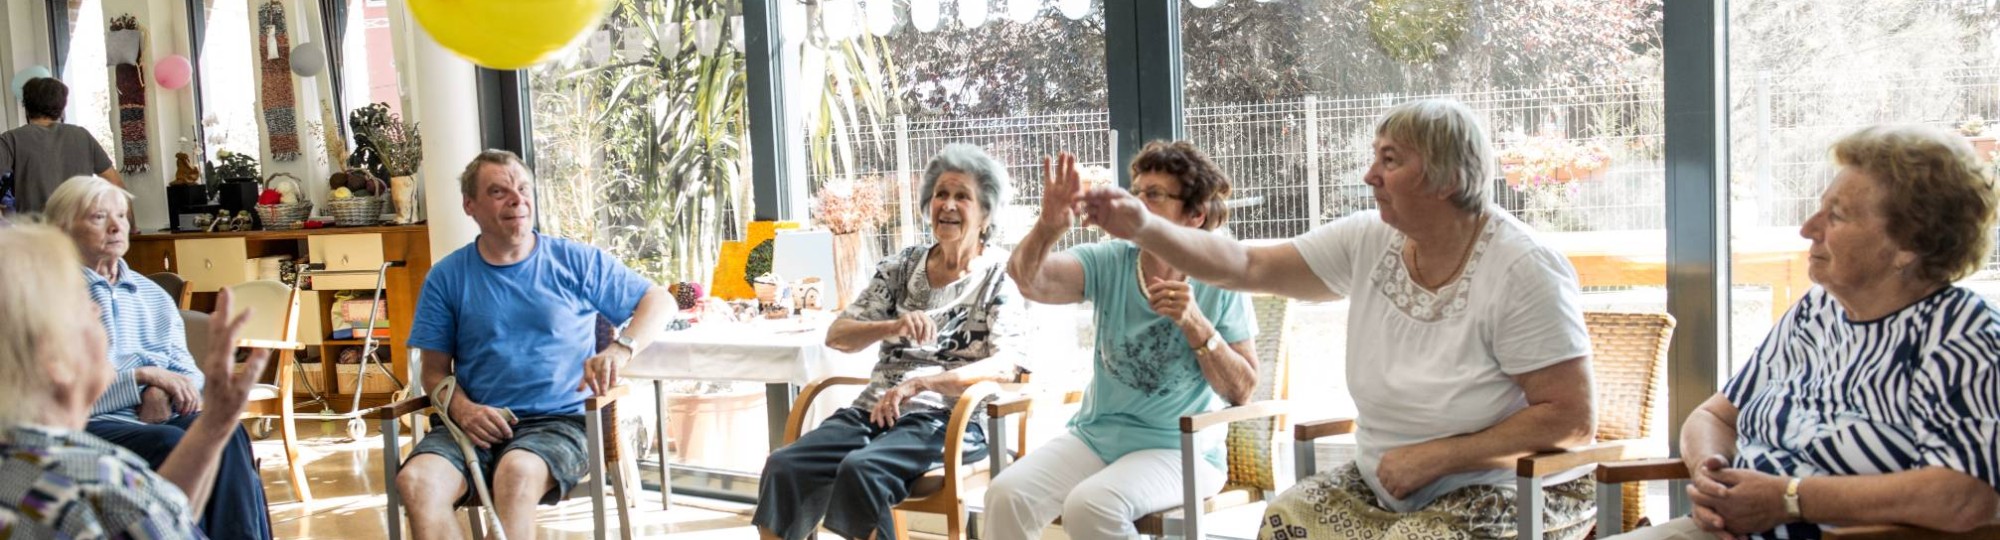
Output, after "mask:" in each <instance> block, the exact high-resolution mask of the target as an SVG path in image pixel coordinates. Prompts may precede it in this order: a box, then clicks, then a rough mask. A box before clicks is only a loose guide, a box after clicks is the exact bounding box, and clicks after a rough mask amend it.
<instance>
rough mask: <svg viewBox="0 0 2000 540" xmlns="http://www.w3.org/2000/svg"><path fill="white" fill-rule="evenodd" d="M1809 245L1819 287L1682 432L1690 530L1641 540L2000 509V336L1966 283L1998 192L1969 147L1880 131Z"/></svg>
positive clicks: (1860, 141)
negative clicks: (1690, 501)
mask: <svg viewBox="0 0 2000 540" xmlns="http://www.w3.org/2000/svg"><path fill="white" fill-rule="evenodd" d="M1833 157H1834V160H1835V162H1836V163H1837V164H1838V165H1839V167H1840V169H1839V173H1838V174H1837V175H1835V176H1834V178H1833V184H1832V185H1831V186H1828V187H1827V189H1826V192H1825V193H1824V194H1823V195H1821V198H1820V209H1819V212H1818V213H1815V214H1813V216H1812V217H1811V218H1810V219H1808V220H1807V221H1806V223H1805V226H1804V227H1803V228H1802V229H1801V230H1800V234H1801V235H1802V236H1805V237H1806V238H1808V239H1811V240H1812V251H1811V262H1810V263H1809V266H1808V267H1807V268H1808V272H1809V273H1810V274H1811V276H1812V280H1813V282H1814V283H1817V284H1818V285H1819V286H1818V287H1815V288H1813V289H1812V290H1811V291H1810V292H1808V293H1806V296H1805V298H1803V299H1801V300H1800V301H1799V303H1798V304H1797V305H1795V306H1793V307H1792V309H1791V311H1789V312H1787V313H1786V314H1785V317H1784V319H1783V320H1781V321H1779V322H1778V325H1777V327H1776V328H1775V329H1773V330H1772V331H1771V333H1770V335H1769V336H1767V337H1766V338H1765V339H1764V342H1763V344H1762V345H1759V346H1758V348H1757V353H1756V355H1755V356H1754V357H1752V358H1751V359H1750V361H1749V363H1748V364H1747V365H1745V366H1744V367H1743V370H1742V371H1741V372H1739V373H1737V374H1736V376H1735V377H1733V378H1731V379H1730V380H1729V384H1728V385H1727V386H1726V387H1724V389H1723V391H1722V392H1720V393H1718V394H1716V395H1715V396H1714V397H1711V398H1709V400H1708V401H1707V402H1706V403H1703V404H1702V405H1701V407H1700V408H1698V409H1697V410H1696V411H1695V412H1694V413H1693V414H1692V415H1690V416H1689V417H1688V420H1687V423H1686V424H1685V425H1684V426H1683V428H1682V430H1681V455H1682V456H1683V458H1682V459H1685V460H1686V461H1687V464H1688V469H1689V471H1690V473H1691V480H1692V484H1691V486H1690V487H1689V488H1688V494H1689V496H1690V497H1691V498H1692V499H1693V501H1694V503H1695V509H1694V514H1693V516H1691V518H1683V519H1679V520H1675V521H1674V522H1672V523H1669V524H1667V525H1663V526H1661V527H1655V528H1653V529H1648V530H1643V531H1639V532H1637V533H1634V534H1633V535H1631V536H1632V537H1638V538H1713V537H1725V538H1736V537H1748V538H1818V537H1819V536H1820V531H1821V527H1823V526H1832V525H1856V524H1888V523H1896V524H1906V525H1913V526H1918V527H1924V528H1929V529H1939V530H1945V531H1964V530H1969V529H1972V528H1974V527H1977V526H1979V525H1983V524H1985V523H1987V522H1989V521H1991V520H1993V519H1994V517H1995V513H1996V510H2000V492H1996V486H2000V447H1996V445H1995V442H1994V441H1996V440H2000V327H1996V325H1995V315H1994V311H1993V308H1992V306H1990V305H1989V304H1988V303H1987V302H1986V301H1985V300H1983V299H1981V298H1980V296H1979V295H1978V294H1976V293H1974V292H1973V291H1971V290H1967V289H1965V288H1962V287H1957V286H1953V285H1952V282H1953V281H1954V280H1957V279H1960V278H1963V277H1965V276H1967V275H1969V274H1971V273H1972V272H1973V271H1975V270H1977V269H1978V268H1979V267H1980V265H1981V264H1982V263H1983V262H1984V261H1985V260H1986V254H1987V251H1988V250H1989V249H1990V248H1991V245H1992V242H1993V227H1994V206H1995V200H1994V191H1993V186H1992V183H1991V182H1990V181H1989V180H1988V179H1987V178H1986V176H1985V175H1984V174H1982V173H1981V172H1980V170H1981V167H1982V166H1983V165H1982V164H1981V163H1979V161H1978V159H1977V158H1975V157H1974V156H1973V153H1972V148H1971V146H1969V145H1968V144H1967V143H1966V142H1965V141H1964V140H1963V139H1960V138H1959V137H1957V136H1955V135H1953V134H1950V133H1947V132H1945V131H1944V130H1942V129H1938V128H1935V127H1918V126H1877V127H1869V128H1864V129H1862V130H1860V131H1858V132H1856V133H1854V134H1851V135H1848V136H1847V137H1845V138H1842V139H1841V140H1840V141H1839V142H1836V143H1835V144H1834V146H1833Z"/></svg>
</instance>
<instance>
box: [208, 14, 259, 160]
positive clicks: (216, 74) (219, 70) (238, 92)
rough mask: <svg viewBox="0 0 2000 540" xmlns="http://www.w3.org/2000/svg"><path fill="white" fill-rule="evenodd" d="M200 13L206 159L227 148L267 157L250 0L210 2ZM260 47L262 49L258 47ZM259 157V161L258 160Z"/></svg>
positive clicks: (214, 157)
mask: <svg viewBox="0 0 2000 540" xmlns="http://www.w3.org/2000/svg"><path fill="white" fill-rule="evenodd" d="M207 4H208V10H207V12H206V13H203V14H201V16H203V17H204V19H203V21H202V35H201V59H200V70H201V72H200V73H199V76H200V77H201V111H202V116H203V118H202V126H203V128H202V129H203V131H204V132H205V133H206V135H207V140H208V144H207V145H206V148H207V153H208V159H209V160H210V161H215V160H216V159H217V157H216V156H217V154H219V153H220V152H222V151H223V150H228V151H230V152H240V153H247V154H249V155H252V156H262V155H263V149H264V147H263V131H261V128H260V127H259V124H258V122H257V114H258V111H257V101H258V95H259V94H258V89H257V78H256V74H255V73H252V72H251V70H252V69H254V67H255V66H256V65H257V63H256V62H255V61H253V60H251V58H250V55H251V54H253V52H252V49H251V48H250V47H251V46H252V45H253V43H252V42H251V40H250V34H251V27H252V26H253V25H255V24H256V20H255V19H254V18H252V17H251V13H250V4H249V1H248V0H212V1H209V2H207ZM260 46H261V45H260ZM260 159H261V157H260Z"/></svg>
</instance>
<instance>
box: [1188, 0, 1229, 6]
mask: <svg viewBox="0 0 2000 540" xmlns="http://www.w3.org/2000/svg"><path fill="white" fill-rule="evenodd" d="M1188 3H1190V4H1194V7H1198V8H1212V7H1215V5H1216V4H1220V3H1222V0H1188Z"/></svg>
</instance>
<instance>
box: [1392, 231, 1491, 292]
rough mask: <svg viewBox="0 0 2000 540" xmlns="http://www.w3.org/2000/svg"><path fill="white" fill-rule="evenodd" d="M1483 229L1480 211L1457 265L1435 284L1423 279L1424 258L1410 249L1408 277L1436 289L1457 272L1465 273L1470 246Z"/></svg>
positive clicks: (1452, 278)
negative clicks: (1477, 220)
mask: <svg viewBox="0 0 2000 540" xmlns="http://www.w3.org/2000/svg"><path fill="white" fill-rule="evenodd" d="M1485 230H1486V214H1483V213H1482V214H1480V215H1479V223H1477V224H1475V225H1473V227H1472V239H1471V240H1468V241H1466V242H1465V250H1464V251H1462V252H1460V253H1459V254H1458V265H1457V266H1456V267H1454V269H1453V270H1452V272H1451V275H1449V276H1445V279H1444V280H1443V281H1440V282H1438V284H1437V285H1431V284H1430V283H1429V282H1427V281H1425V280H1424V263H1423V259H1424V258H1423V256H1422V255H1418V254H1417V250H1414V249H1412V250H1410V277H1411V278H1415V279H1416V281H1417V285H1418V286H1421V287H1423V288H1426V289H1431V290H1436V289H1437V288H1439V287H1443V286H1445V285H1446V284H1449V283H1451V281H1452V280H1454V279H1458V276H1459V274H1462V273H1465V263H1466V262H1468V261H1470V260H1472V246H1474V245H1477V244H1479V235H1480V233H1482V232H1484V231H1485ZM1405 245H1407V243H1406V244H1405Z"/></svg>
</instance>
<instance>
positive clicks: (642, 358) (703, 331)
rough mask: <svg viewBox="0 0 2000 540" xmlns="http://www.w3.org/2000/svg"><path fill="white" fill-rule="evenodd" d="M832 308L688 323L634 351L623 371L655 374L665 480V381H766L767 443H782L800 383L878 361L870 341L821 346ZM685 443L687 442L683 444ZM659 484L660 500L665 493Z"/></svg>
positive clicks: (644, 376)
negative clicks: (853, 346)
mask: <svg viewBox="0 0 2000 540" xmlns="http://www.w3.org/2000/svg"><path fill="white" fill-rule="evenodd" d="M832 323H833V314H831V313H823V314H818V315H817V316H811V317H807V318H796V319H780V320H756V321H751V322H708V323H701V324H697V325H695V326H693V327H691V328H689V329H687V330H681V331H674V332H666V333H662V334H660V336H659V338H658V339H655V340H654V341H653V344H652V345H649V346H647V347H646V350H644V351H640V352H639V354H637V355H635V356H633V357H632V361H631V362H630V363H628V364H626V366H625V370H624V372H623V373H621V375H623V376H625V377H626V378H630V379H635V380H651V381H653V394H654V399H655V400H656V407H657V408H658V411H657V413H658V415H659V418H658V421H657V424H656V425H657V426H658V427H659V429H658V430H656V431H655V433H656V434H657V435H656V437H657V440H656V442H657V443H658V444H659V448H660V471H661V473H660V477H661V478H662V484H667V483H671V477H670V475H669V474H668V473H667V471H668V470H669V469H668V466H667V459H668V458H667V452H666V448H667V441H666V432H667V430H666V427H667V426H666V419H667V416H668V412H667V399H666V392H665V384H664V381H665V380H668V379H675V380H705V381H750V382H761V383H764V385H765V386H764V395H765V401H764V407H765V414H766V417H767V418H769V420H770V424H769V426H768V430H767V431H768V434H767V435H768V436H769V441H770V447H771V448H772V449H776V448H778V447H779V446H782V445H783V444H784V440H785V434H784V429H785V420H786V417H787V416H789V415H790V414H791V410H792V400H793V398H794V397H795V396H796V395H797V394H798V388H799V386H801V385H804V384H806V383H809V382H812V381H813V380H816V379H819V378H821V377H827V376H834V375H840V376H858V377H866V376H868V374H869V371H870V370H871V369H873V368H874V366H875V362H876V352H875V347H873V346H870V347H868V348H867V349H863V350H861V351H859V352H855V353H843V352H840V351H836V350H833V349H832V348H829V347H827V346H826V345H825V340H826V328H827V326H828V325H831V324H832ZM683 444H686V443H683ZM666 491H667V490H664V489H663V490H662V496H661V500H662V503H663V505H664V504H666V501H667V499H668V497H666V495H665V493H666Z"/></svg>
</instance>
